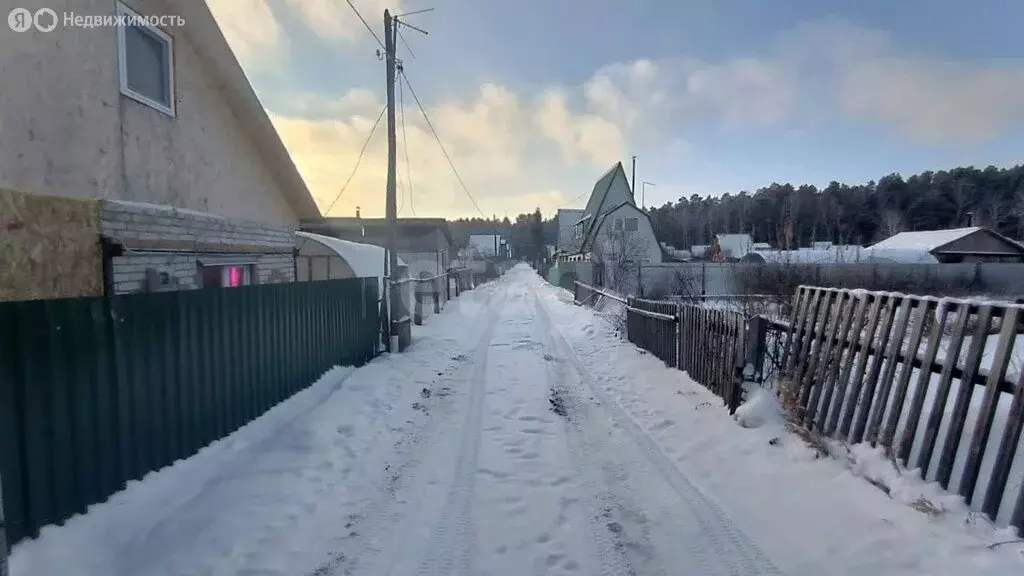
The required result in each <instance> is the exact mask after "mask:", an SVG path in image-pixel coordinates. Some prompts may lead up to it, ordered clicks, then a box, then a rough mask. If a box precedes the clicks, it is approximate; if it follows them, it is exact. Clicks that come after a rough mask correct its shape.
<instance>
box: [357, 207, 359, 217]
mask: <svg viewBox="0 0 1024 576" xmlns="http://www.w3.org/2000/svg"><path fill="white" fill-rule="evenodd" d="M356 218H359V206H356Z"/></svg>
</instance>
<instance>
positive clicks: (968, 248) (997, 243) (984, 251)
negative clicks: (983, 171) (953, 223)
mask: <svg viewBox="0 0 1024 576" xmlns="http://www.w3.org/2000/svg"><path fill="white" fill-rule="evenodd" d="M871 248H872V249H874V250H900V251H917V252H927V253H929V254H931V255H932V256H934V257H935V259H936V260H938V261H939V262H942V263H944V264H949V263H958V262H1024V246H1022V245H1021V244H1019V243H1017V242H1014V241H1013V240H1010V239H1009V238H1007V237H1005V236H1003V235H1002V234H999V233H998V232H995V231H993V230H989V229H988V228H982V227H979V226H973V227H970V228H954V229H951V230H924V231H919V232H900V233H899V234H896V235H894V236H891V237H889V238H886V239H885V240H882V241H881V242H879V243H877V244H875V245H874V246H872V247H871Z"/></svg>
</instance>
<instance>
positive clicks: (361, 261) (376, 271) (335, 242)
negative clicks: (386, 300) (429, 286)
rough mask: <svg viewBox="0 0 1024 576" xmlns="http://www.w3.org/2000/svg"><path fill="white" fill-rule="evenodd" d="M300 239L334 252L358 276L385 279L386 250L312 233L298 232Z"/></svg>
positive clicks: (400, 263)
mask: <svg viewBox="0 0 1024 576" xmlns="http://www.w3.org/2000/svg"><path fill="white" fill-rule="evenodd" d="M295 235H296V236H298V237H299V238H306V239H307V240H312V241H314V242H317V243H320V244H323V245H324V246H326V247H327V248H330V250H331V251H332V252H334V253H335V254H337V255H338V256H340V257H341V258H342V259H343V260H344V261H345V263H347V264H348V266H349V268H351V269H352V272H353V273H355V275H356V276H358V277H360V278H362V277H377V278H383V277H384V276H386V275H387V274H385V272H384V249H383V248H381V247H380V246H375V245H373V244H360V243H358V242H349V241H348V240H342V239H340V238H332V237H330V236H322V235H320V234H313V233H312V232H296V233H295ZM398 265H399V266H405V265H406V264H405V262H403V261H402V259H401V258H399V259H398Z"/></svg>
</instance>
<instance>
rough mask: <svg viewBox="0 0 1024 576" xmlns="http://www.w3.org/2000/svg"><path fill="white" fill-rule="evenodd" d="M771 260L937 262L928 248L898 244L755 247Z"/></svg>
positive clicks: (759, 254) (821, 262) (830, 262)
mask: <svg viewBox="0 0 1024 576" xmlns="http://www.w3.org/2000/svg"><path fill="white" fill-rule="evenodd" d="M750 254H757V255H758V256H760V257H761V258H762V259H763V260H764V261H765V262H766V263H769V264H856V263H869V262H896V263H901V264H935V263H937V262H938V260H937V259H936V258H935V256H932V255H931V254H930V253H928V252H927V251H924V250H914V249H895V248H890V249H886V248H877V247H871V248H863V247H861V246H856V245H833V246H829V247H827V248H824V249H818V248H800V249H798V250H753V251H752V252H750Z"/></svg>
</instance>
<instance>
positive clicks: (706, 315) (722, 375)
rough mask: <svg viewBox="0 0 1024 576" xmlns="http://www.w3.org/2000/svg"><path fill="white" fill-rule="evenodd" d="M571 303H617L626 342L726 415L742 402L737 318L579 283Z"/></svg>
mask: <svg viewBox="0 0 1024 576" xmlns="http://www.w3.org/2000/svg"><path fill="white" fill-rule="evenodd" d="M573 296H574V299H575V301H576V303H577V304H586V305H590V306H594V305H597V302H598V301H599V299H602V298H604V299H610V300H616V301H618V302H621V303H622V304H624V305H625V309H626V332H627V338H628V339H629V341H630V342H632V343H633V344H636V345H637V346H639V347H640V348H642V349H644V350H647V351H648V352H650V353H652V354H654V355H655V356H657V357H658V358H659V359H661V360H662V361H664V362H665V364H666V365H667V366H672V367H675V368H678V369H680V370H685V371H686V372H687V373H688V374H689V375H690V376H691V377H692V378H693V379H694V380H696V381H697V382H699V383H700V384H701V385H703V386H704V387H706V388H708V389H709V390H711V391H712V392H714V393H715V394H717V395H718V396H720V397H721V398H722V400H723V401H724V402H725V405H726V406H727V407H728V408H729V411H730V412H735V410H736V408H737V407H739V405H740V402H741V401H742V393H741V392H742V388H743V374H742V367H743V365H744V350H745V345H746V334H747V327H746V321H745V318H744V316H743V315H742V314H740V313H737V312H731V311H726V310H717V309H712V308H705V307H701V306H696V305H689V304H680V303H678V302H665V301H656V300H644V299H641V298H623V297H621V296H618V295H616V294H612V293H610V292H607V291H605V290H601V289H600V288H595V287H593V286H589V285H587V284H584V283H582V282H578V281H577V282H575V283H574V293H573Z"/></svg>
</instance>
